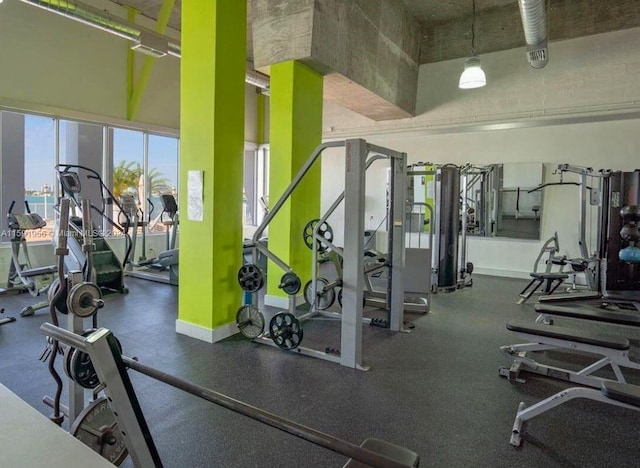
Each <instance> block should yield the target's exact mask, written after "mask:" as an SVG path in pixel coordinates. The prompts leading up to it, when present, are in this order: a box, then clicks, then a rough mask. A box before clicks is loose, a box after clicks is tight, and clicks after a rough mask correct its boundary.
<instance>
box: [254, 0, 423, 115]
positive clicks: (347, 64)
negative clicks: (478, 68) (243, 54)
mask: <svg viewBox="0 0 640 468" xmlns="http://www.w3.org/2000/svg"><path fill="white" fill-rule="evenodd" d="M252 1H253V4H252V12H253V15H254V16H253V21H252V24H253V43H254V62H255V65H256V67H258V68H263V67H265V66H268V65H271V64H273V63H278V62H282V61H286V60H300V61H302V62H304V63H305V64H306V65H308V66H309V67H311V68H313V69H315V70H317V71H318V72H320V73H322V74H325V75H331V77H330V78H328V79H327V80H326V84H325V93H326V96H327V98H328V99H330V100H331V101H333V102H336V103H338V104H340V105H342V106H345V107H347V108H349V109H352V110H354V111H355V112H358V113H360V114H363V115H366V116H368V117H370V118H373V119H375V120H382V119H394V118H401V117H409V116H411V115H414V112H415V98H416V84H417V77H418V64H417V63H418V58H419V41H420V31H419V25H418V23H417V21H415V20H414V19H413V18H412V17H411V16H409V14H408V13H407V12H406V11H405V10H404V8H403V5H402V1H401V0H352V1H348V0H303V1H297V0H296V1H293V0H288V1H287V0H252ZM335 74H338V75H335Z"/></svg>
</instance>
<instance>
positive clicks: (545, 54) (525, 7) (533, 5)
mask: <svg viewBox="0 0 640 468" xmlns="http://www.w3.org/2000/svg"><path fill="white" fill-rule="evenodd" d="M545 2H546V0H518V5H519V6H520V16H521V17H522V28H523V29H524V37H525V40H526V42H527V60H529V63H530V64H531V66H532V67H533V68H544V67H545V66H546V65H547V63H548V62H549V50H548V49H547V37H548V34H547V13H546V9H545Z"/></svg>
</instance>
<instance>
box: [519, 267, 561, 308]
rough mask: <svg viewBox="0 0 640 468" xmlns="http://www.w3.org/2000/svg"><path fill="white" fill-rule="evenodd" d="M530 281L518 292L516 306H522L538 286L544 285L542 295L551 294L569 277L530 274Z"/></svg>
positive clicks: (551, 274)
mask: <svg viewBox="0 0 640 468" xmlns="http://www.w3.org/2000/svg"><path fill="white" fill-rule="evenodd" d="M529 275H530V276H531V281H530V282H529V284H527V285H526V286H525V288H524V289H523V290H522V291H520V300H519V301H518V304H524V303H525V302H527V300H529V298H530V297H531V296H533V295H534V294H535V292H536V291H537V290H538V289H540V286H542V285H543V284H545V283H546V284H545V287H544V293H545V294H547V295H549V294H553V293H554V291H555V290H556V289H558V287H559V286H560V285H561V284H562V283H563V282H564V280H566V279H567V278H568V277H569V275H568V274H566V273H530V274H529Z"/></svg>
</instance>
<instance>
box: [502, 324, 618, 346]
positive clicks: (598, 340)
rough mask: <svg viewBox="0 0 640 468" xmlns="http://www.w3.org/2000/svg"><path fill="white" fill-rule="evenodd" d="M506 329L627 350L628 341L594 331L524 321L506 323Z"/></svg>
mask: <svg viewBox="0 0 640 468" xmlns="http://www.w3.org/2000/svg"><path fill="white" fill-rule="evenodd" d="M507 329H508V330H510V331H513V332H520V333H528V334H530V335H537V336H544V337H547V338H556V339H559V340H566V341H575V342H576V343H584V344H588V345H594V346H600V347H603V348H610V349H616V350H620V351H625V350H627V349H629V340H628V339H626V338H624V337H620V336H617V335H608V334H606V333H599V332H594V331H585V330H577V329H574V328H566V327H556V326H552V325H544V324H532V323H531V322H526V321H524V320H515V321H513V322H509V323H507Z"/></svg>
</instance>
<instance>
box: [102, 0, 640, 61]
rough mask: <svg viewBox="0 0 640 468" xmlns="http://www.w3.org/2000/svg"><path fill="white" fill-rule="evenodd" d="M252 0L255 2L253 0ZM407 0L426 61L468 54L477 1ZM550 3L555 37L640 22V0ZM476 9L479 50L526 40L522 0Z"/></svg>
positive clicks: (156, 7)
mask: <svg viewBox="0 0 640 468" xmlns="http://www.w3.org/2000/svg"><path fill="white" fill-rule="evenodd" d="M112 1H115V3H119V4H121V5H127V6H130V7H133V8H135V9H136V10H138V11H139V12H140V14H142V15H144V16H147V17H149V18H152V19H156V18H157V17H158V15H159V12H160V9H161V7H162V4H163V0H112ZM232 1H240V0H232ZM247 1H248V4H249V6H250V4H251V2H250V0H247ZM292 1H296V0H292ZM347 1H356V0H347ZM362 1H369V0H362ZM389 1H392V0H389ZM396 1H397V0H396ZM402 2H403V3H404V5H405V8H406V9H407V11H408V12H409V13H410V14H411V15H412V16H413V17H415V18H416V20H417V21H418V22H419V23H420V26H421V29H422V42H421V44H420V63H429V62H437V61H440V60H449V59H453V58H459V57H464V56H466V55H468V53H469V48H470V39H471V34H470V26H471V17H472V8H473V0H447V1H444V0H402ZM547 2H548V3H547V4H548V5H549V10H548V12H547V15H548V18H549V20H548V23H549V37H550V39H551V41H553V40H561V39H570V38H575V37H580V36H585V35H592V34H598V33H604V32H609V31H615V30H620V29H626V28H630V27H637V26H640V0H547ZM181 4H182V0H175V5H174V8H173V12H172V15H171V19H170V21H169V25H170V26H171V27H172V28H174V29H177V30H180V8H181ZM476 11H477V17H476V49H477V51H478V52H479V53H487V52H494V51H499V50H505V49H511V48H515V47H522V46H523V45H524V36H523V32H522V25H521V22H520V16H519V10H518V2H517V0H476ZM249 13H250V12H249ZM249 17H251V14H249ZM247 46H248V55H249V57H248V58H249V59H250V60H251V58H252V55H253V54H252V41H251V28H250V27H249V28H248V31H247Z"/></svg>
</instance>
